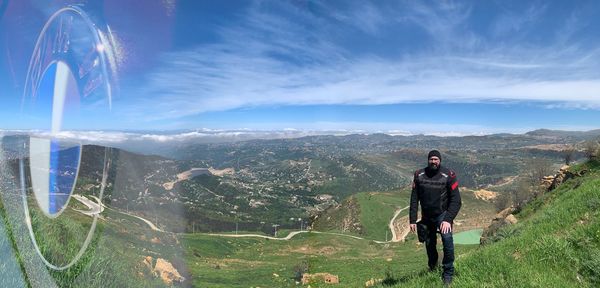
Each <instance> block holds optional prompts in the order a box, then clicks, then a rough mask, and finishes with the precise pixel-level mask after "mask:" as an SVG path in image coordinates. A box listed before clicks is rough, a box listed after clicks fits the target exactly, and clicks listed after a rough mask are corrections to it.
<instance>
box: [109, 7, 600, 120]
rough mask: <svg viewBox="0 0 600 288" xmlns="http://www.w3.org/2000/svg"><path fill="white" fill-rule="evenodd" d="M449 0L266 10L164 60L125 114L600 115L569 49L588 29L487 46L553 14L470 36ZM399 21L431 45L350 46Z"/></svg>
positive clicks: (587, 66) (592, 78)
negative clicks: (516, 111)
mask: <svg viewBox="0 0 600 288" xmlns="http://www.w3.org/2000/svg"><path fill="white" fill-rule="evenodd" d="M449 3H450V2H448V3H446V2H441V4H439V5H437V6H435V7H431V6H426V5H424V4H421V3H420V2H414V1H412V2H410V5H397V6H395V7H387V6H386V7H379V6H374V5H372V4H369V3H366V4H363V5H364V7H350V8H348V9H347V11H346V10H344V11H333V9H334V8H335V7H328V6H326V5H322V4H321V5H320V6H319V7H318V8H319V9H321V10H326V9H332V11H331V12H332V13H325V12H327V11H325V12H322V13H320V14H318V15H315V14H314V13H309V12H307V11H298V8H296V7H293V6H286V5H287V4H285V3H278V4H273V5H278V7H279V6H281V7H283V8H281V7H279V8H281V9H283V10H284V11H288V14H287V15H279V14H274V13H271V12H269V11H271V10H269V9H264V7H262V6H261V5H260V4H257V5H255V6H253V7H252V8H251V9H249V10H248V11H247V13H246V14H245V15H243V17H244V18H243V20H242V21H240V23H237V24H236V25H232V26H225V27H221V28H220V30H219V31H218V33H219V35H220V38H221V39H222V40H221V41H219V42H217V43H213V44H204V45H198V46H197V47H193V48H189V49H186V50H183V51H173V52H169V53H167V54H165V55H163V57H162V64H163V65H161V66H159V67H158V68H156V69H155V70H154V71H152V72H150V73H149V74H148V75H147V79H148V81H147V83H148V85H147V86H144V87H142V88H135V89H131V91H129V93H130V94H131V95H128V96H129V97H130V98H133V99H134V101H131V103H135V104H134V105H132V104H130V105H127V104H128V103H126V102H127V101H129V100H128V99H125V100H123V102H124V103H121V104H122V105H120V107H121V108H117V110H118V109H122V111H121V112H123V114H126V115H128V116H129V117H132V118H135V119H142V120H145V121H157V120H163V119H176V118H180V117H185V116H193V115H198V114H201V113H204V112H210V111H226V110H231V109H238V108H245V107H257V106H287V105H349V104H352V105H381V104H397V103H423V102H425V103H427V102H452V103H481V102H484V103H493V102H494V101H495V102H503V101H527V102H539V103H540V105H547V107H554V108H556V107H567V106H568V107H587V108H590V109H595V108H597V107H600V97H599V96H600V93H599V92H600V74H599V73H598V72H597V70H598V69H597V67H598V65H599V64H600V57H596V56H597V54H598V52H597V51H596V50H592V51H590V49H589V47H583V46H581V45H577V43H572V44H571V45H568V46H565V45H564V41H560V39H569V37H570V35H574V34H576V33H577V31H578V30H579V29H583V27H585V25H579V23H578V22H577V20H576V19H573V18H569V19H566V20H564V21H565V22H566V23H568V29H565V30H561V31H560V35H558V34H557V36H556V37H554V38H555V40H554V42H551V43H545V44H544V45H538V44H521V45H519V44H515V43H513V42H511V40H502V41H495V40H494V39H489V38H494V37H496V38H503V37H505V36H506V35H510V36H511V37H513V38H515V39H525V38H527V37H529V36H530V35H531V34H530V33H534V32H535V31H533V32H532V30H534V28H535V25H534V23H536V22H539V21H540V18H541V17H542V16H543V15H544V13H546V11H547V9H546V8H545V7H543V6H542V7H540V6H530V7H529V9H527V10H525V11H523V12H521V13H516V12H514V11H513V12H511V11H507V12H505V13H501V14H500V15H499V16H498V17H497V19H496V20H495V22H494V23H492V24H491V25H490V28H489V29H490V30H493V33H491V36H488V37H487V38H486V37H482V36H481V35H478V33H476V32H474V31H472V30H471V29H470V25H472V24H470V23H468V21H469V17H470V16H472V13H474V12H473V7H471V6H469V5H452V4H451V3H450V4H449ZM288 16H289V17H288ZM394 16H395V17H394ZM307 23H309V24H307ZM340 23H341V24H340ZM389 25H399V26H398V27H400V28H402V27H404V26H405V27H407V29H409V28H411V27H413V28H414V27H420V29H421V30H420V31H421V32H423V35H421V36H418V37H416V38H419V37H422V38H425V39H426V40H423V43H425V44H423V47H417V48H414V49H413V48H410V47H409V48H406V47H404V46H403V44H402V43H399V44H397V45H398V46H399V47H400V46H402V47H403V48H402V49H404V50H406V51H408V52H403V53H397V54H394V53H387V54H386V53H376V52H369V51H370V50H369V49H371V48H372V47H371V48H370V47H368V45H369V44H368V43H366V44H365V43H362V44H361V45H362V46H367V47H366V48H364V47H363V48H361V49H362V50H360V49H359V48H357V47H353V46H349V45H345V43H351V42H352V41H344V40H347V39H348V38H351V37H352V35H347V34H344V33H356V32H355V31H362V32H363V33H365V34H367V35H368V37H367V38H366V39H371V40H373V45H377V44H376V43H378V42H377V39H379V40H381V38H386V37H391V38H389V41H390V42H394V41H396V40H394V38H393V36H394V35H391V34H385V33H384V32H385V29H383V28H384V27H388V26H389ZM402 25H404V26H402ZM357 27H358V28H357ZM532 27H533V28H532ZM557 33H559V32H557ZM400 36H401V35H400ZM369 37H370V38H369ZM340 39H341V40H340ZM358 46H360V45H358ZM402 49H400V48H399V50H402ZM411 49H412V50H411ZM375 50H376V49H375ZM392 50H393V49H392ZM404 50H403V51H404ZM133 95H140V96H139V97H137V98H136V97H135V96H133ZM548 102H551V103H550V104H548ZM561 105H562V106H561ZM116 106H119V105H116Z"/></svg>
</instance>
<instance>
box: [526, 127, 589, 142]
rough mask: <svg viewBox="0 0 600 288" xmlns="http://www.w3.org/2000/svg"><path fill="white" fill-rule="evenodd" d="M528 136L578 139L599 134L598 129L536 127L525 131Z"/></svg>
mask: <svg viewBox="0 0 600 288" xmlns="http://www.w3.org/2000/svg"><path fill="white" fill-rule="evenodd" d="M525 135H529V136H537V137H556V138H567V137H571V138H576V139H579V140H587V139H590V138H594V137H599V136H600V129H596V130H589V131H564V130H550V129H538V130H533V131H529V132H527V133H525Z"/></svg>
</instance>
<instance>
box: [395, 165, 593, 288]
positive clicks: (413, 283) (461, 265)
mask: <svg viewBox="0 0 600 288" xmlns="http://www.w3.org/2000/svg"><path fill="white" fill-rule="evenodd" d="M571 170H573V171H581V170H586V171H587V172H586V173H585V175H584V176H582V177H578V178H574V179H570V180H568V181H567V182H565V183H564V184H562V185H561V186H560V187H559V188H557V189H556V190H554V191H551V192H548V193H546V194H544V195H543V196H541V197H539V198H538V199H536V200H534V201H533V202H531V203H530V204H529V205H528V206H527V207H525V208H524V209H523V210H522V211H521V212H520V213H519V214H517V215H516V216H517V218H519V220H520V221H519V223H518V224H516V225H513V226H509V227H504V229H502V230H500V233H499V236H500V237H499V238H501V239H500V240H499V241H497V242H496V243H493V244H489V245H487V246H483V247H480V248H479V249H477V250H474V251H472V252H470V253H467V254H465V255H461V256H459V257H458V259H457V261H456V271H457V274H456V276H455V279H454V283H453V286H454V287H599V286H600V190H599V189H598V188H600V163H599V162H588V163H584V164H581V165H578V166H576V167H572V169H571ZM393 282H395V283H396V285H395V286H394V287H434V286H439V285H441V281H440V280H439V276H438V275H437V274H436V273H421V274H418V275H413V276H410V277H406V278H403V279H395V281H393Z"/></svg>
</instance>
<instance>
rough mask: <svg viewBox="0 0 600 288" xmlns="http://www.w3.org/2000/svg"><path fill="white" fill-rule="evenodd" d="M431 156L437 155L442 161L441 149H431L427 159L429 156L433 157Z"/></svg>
mask: <svg viewBox="0 0 600 288" xmlns="http://www.w3.org/2000/svg"><path fill="white" fill-rule="evenodd" d="M431 156H437V157H438V158H440V161H442V154H440V151H438V150H431V151H429V154H427V160H429V158H431Z"/></svg>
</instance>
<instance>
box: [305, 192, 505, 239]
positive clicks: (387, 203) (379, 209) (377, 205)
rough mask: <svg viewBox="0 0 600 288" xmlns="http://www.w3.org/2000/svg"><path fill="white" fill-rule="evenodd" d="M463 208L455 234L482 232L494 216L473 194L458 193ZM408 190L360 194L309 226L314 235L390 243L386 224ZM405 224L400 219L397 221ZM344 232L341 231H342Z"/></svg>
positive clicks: (405, 200)
mask: <svg viewBox="0 0 600 288" xmlns="http://www.w3.org/2000/svg"><path fill="white" fill-rule="evenodd" d="M461 195H462V202H463V206H462V208H461V211H460V213H459V215H458V216H457V217H456V220H455V224H456V228H455V230H456V231H457V232H459V231H465V230H470V229H477V228H482V227H483V226H484V225H487V224H488V222H489V219H491V218H493V215H494V214H495V213H496V211H495V210H494V206H493V204H492V203H490V202H487V201H483V200H480V199H477V198H476V197H475V196H474V195H473V190H468V189H464V190H463V191H462V192H461ZM409 199H410V190H408V189H404V190H400V191H394V192H362V193H358V194H355V195H353V196H351V197H349V198H348V199H346V200H345V201H343V202H342V203H341V205H339V206H337V207H331V208H330V209H329V210H327V211H326V212H325V213H324V214H322V215H321V216H320V217H319V218H318V219H317V220H316V221H315V222H314V224H313V228H314V229H315V230H317V231H328V232H338V233H347V234H352V235H356V236H360V237H364V238H366V239H372V240H379V241H384V240H386V233H387V237H388V240H389V239H391V237H392V236H391V233H390V229H389V227H388V224H389V222H390V219H392V217H393V216H394V213H395V211H396V210H397V209H400V208H404V207H407V206H408V205H409ZM407 215H408V209H406V210H404V211H402V212H401V213H400V215H398V217H399V219H400V218H402V217H404V216H407ZM403 220H405V221H408V220H407V219H400V221H403ZM342 228H344V229H342Z"/></svg>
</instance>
